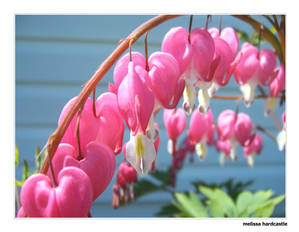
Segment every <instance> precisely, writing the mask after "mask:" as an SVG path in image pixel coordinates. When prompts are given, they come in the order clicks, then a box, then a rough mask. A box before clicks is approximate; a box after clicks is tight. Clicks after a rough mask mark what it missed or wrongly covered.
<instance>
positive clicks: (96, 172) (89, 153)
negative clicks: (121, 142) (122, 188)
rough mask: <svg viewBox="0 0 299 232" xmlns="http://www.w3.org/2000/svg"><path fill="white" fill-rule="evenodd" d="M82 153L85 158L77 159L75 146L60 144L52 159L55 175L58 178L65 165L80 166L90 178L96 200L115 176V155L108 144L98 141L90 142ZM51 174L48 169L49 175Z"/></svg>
mask: <svg viewBox="0 0 299 232" xmlns="http://www.w3.org/2000/svg"><path fill="white" fill-rule="evenodd" d="M82 155H83V159H81V160H77V155H76V152H75V149H74V148H73V146H71V145H69V144H63V143H62V144H60V145H59V146H58V148H57V151H56V153H55V155H54V157H53V159H52V163H53V171H54V176H55V178H58V175H59V172H60V171H61V170H62V169H63V168H64V167H68V166H72V167H77V168H80V169H81V170H83V171H84V172H85V173H86V174H87V175H88V177H89V178H90V182H91V184H92V189H93V200H95V199H96V198H97V197H98V196H99V195H101V194H102V193H103V192H104V190H105V189H106V188H107V186H108V185H109V183H110V181H111V179H112V177H113V174H114V171H115V165H116V161H115V156H114V154H113V152H112V150H111V149H110V148H109V147H108V146H106V145H105V144H103V143H99V142H96V141H93V142H90V143H89V144H88V145H87V146H86V151H85V153H83V154H82ZM50 175H51V174H50V171H48V176H49V177H50Z"/></svg>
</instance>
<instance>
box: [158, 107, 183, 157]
mask: <svg viewBox="0 0 299 232" xmlns="http://www.w3.org/2000/svg"><path fill="white" fill-rule="evenodd" d="M163 119H164V124H165V127H166V130H167V134H168V137H169V140H168V152H169V153H170V154H172V155H173V154H174V153H175V150H176V143H177V139H178V137H179V136H180V135H181V134H182V133H183V131H184V130H185V127H186V120H187V119H186V115H185V112H184V110H183V109H181V108H178V109H173V110H168V109H165V110H164V113H163Z"/></svg>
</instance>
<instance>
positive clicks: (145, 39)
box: [144, 31, 149, 71]
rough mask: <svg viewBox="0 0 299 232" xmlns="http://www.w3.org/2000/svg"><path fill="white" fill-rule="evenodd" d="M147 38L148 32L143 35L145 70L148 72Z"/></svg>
mask: <svg viewBox="0 0 299 232" xmlns="http://www.w3.org/2000/svg"><path fill="white" fill-rule="evenodd" d="M147 36H148V31H147V32H146V34H145V38H144V54H145V70H146V71H149V66H148V49H147Z"/></svg>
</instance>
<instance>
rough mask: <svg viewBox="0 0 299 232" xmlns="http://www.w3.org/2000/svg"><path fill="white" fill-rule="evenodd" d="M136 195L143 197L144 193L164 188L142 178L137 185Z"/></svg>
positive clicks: (135, 186)
mask: <svg viewBox="0 0 299 232" xmlns="http://www.w3.org/2000/svg"><path fill="white" fill-rule="evenodd" d="M134 188H135V190H136V196H137V197H141V196H143V195H146V194H149V193H152V192H156V191H159V190H162V188H161V187H160V186H158V185H156V184H154V183H152V182H151V181H149V180H140V181H138V182H137V183H136V184H135V185H134Z"/></svg>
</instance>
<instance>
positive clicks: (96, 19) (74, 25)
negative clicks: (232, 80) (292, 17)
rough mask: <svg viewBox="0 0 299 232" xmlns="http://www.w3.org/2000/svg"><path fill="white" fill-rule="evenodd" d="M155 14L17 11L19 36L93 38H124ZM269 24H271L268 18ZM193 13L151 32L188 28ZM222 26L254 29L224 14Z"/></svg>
mask: <svg viewBox="0 0 299 232" xmlns="http://www.w3.org/2000/svg"><path fill="white" fill-rule="evenodd" d="M151 17H152V16H151V15H126V16H121V15H87V16H86V15H85V16H80V15H79V16H78V15H67V16H66V15H42V16H40V15H17V16H16V36H34V37H62V38H64V37H72V38H73V37H74V38H93V39H118V40H120V39H121V38H124V37H126V36H128V35H129V33H130V32H131V31H132V30H134V29H135V28H136V27H137V26H139V25H140V24H142V23H143V22H145V21H146V20H148V19H150V18H151ZM205 21H206V15H199V16H195V17H194V21H193V28H195V27H203V26H204V25H205ZM264 23H265V25H269V24H268V22H267V21H265V22H264ZM188 24H189V16H183V17H178V18H175V19H172V20H169V21H167V22H164V23H163V24H161V25H159V26H158V27H157V28H154V29H152V30H151V32H150V39H151V40H152V41H161V39H162V38H163V36H164V34H165V33H166V32H167V31H168V30H169V29H170V28H171V27H174V26H182V27H185V28H187V27H188ZM218 24H219V16H213V18H212V21H211V22H210V23H209V27H218ZM222 26H223V27H226V26H231V27H237V28H242V29H243V30H245V31H248V32H252V28H251V27H250V26H249V25H247V24H245V23H243V22H242V21H241V20H238V19H235V18H233V17H231V16H224V17H223V19H222Z"/></svg>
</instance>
